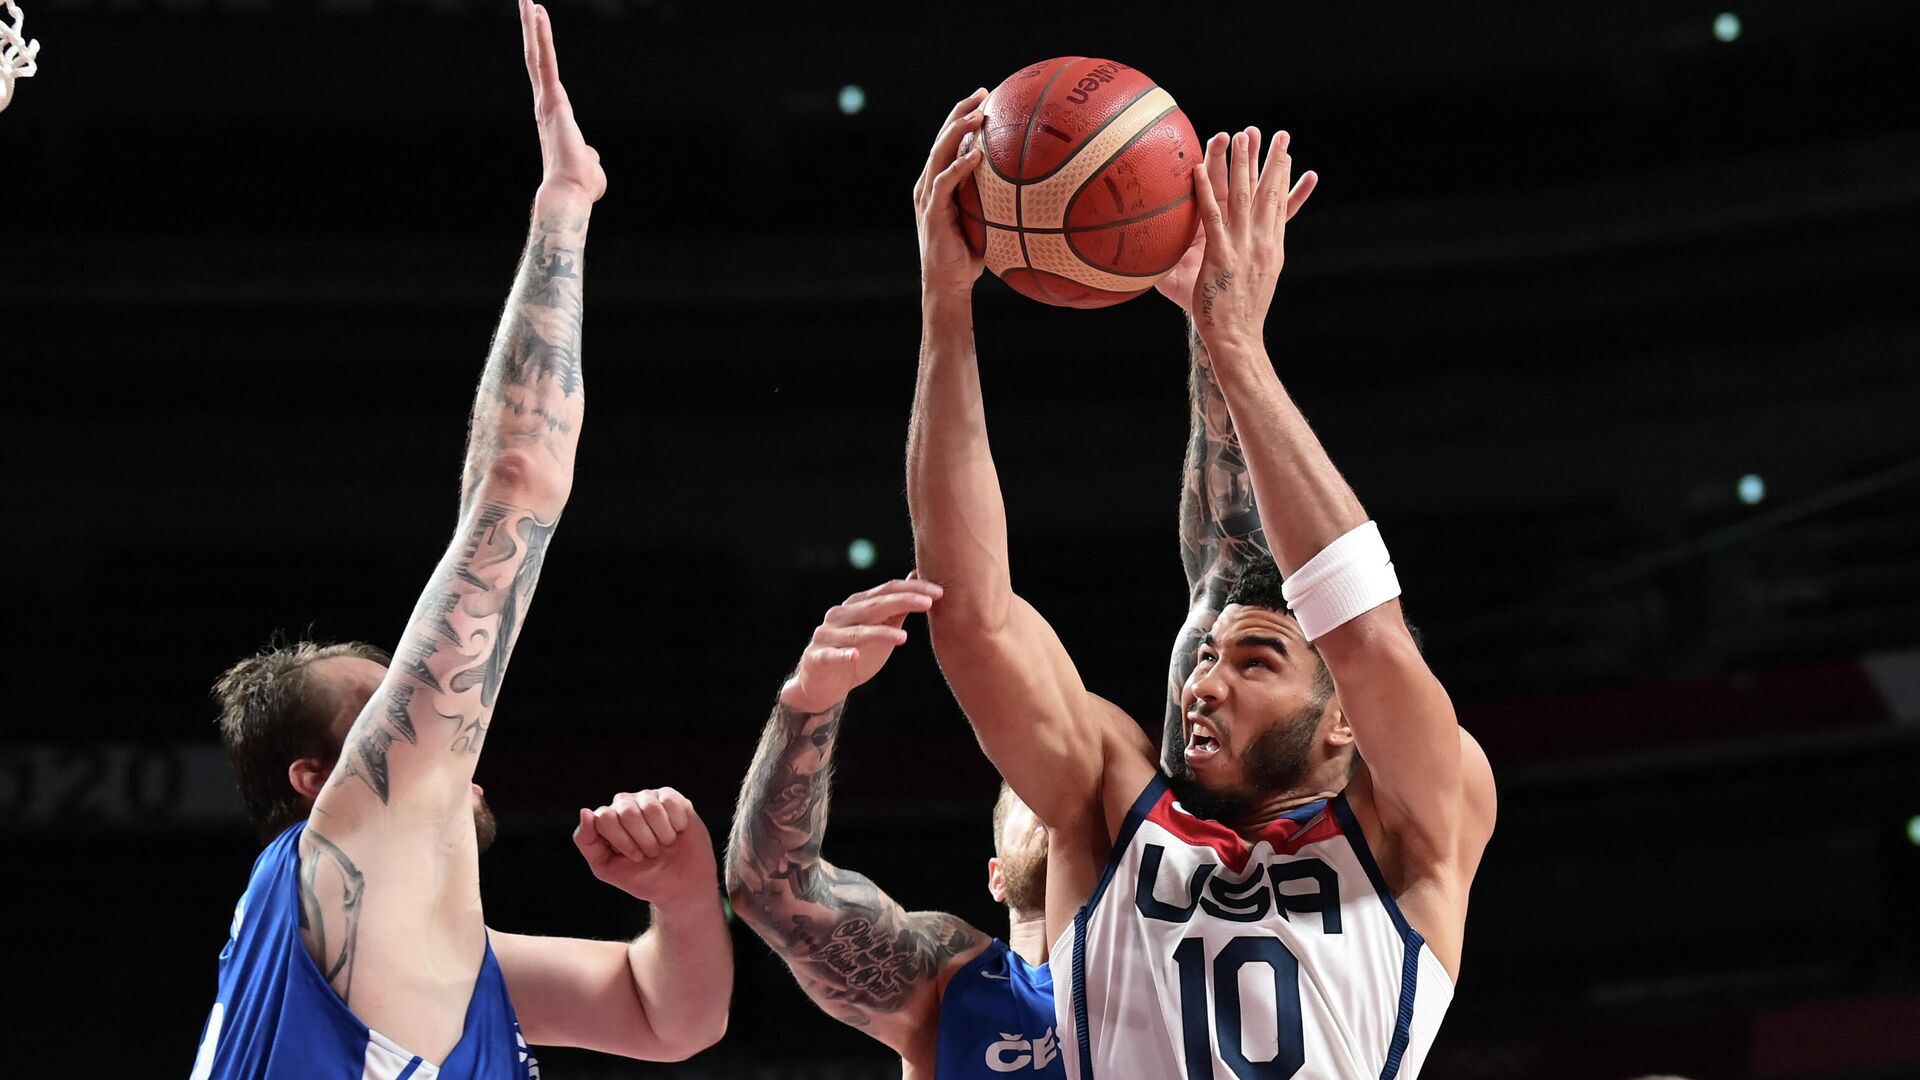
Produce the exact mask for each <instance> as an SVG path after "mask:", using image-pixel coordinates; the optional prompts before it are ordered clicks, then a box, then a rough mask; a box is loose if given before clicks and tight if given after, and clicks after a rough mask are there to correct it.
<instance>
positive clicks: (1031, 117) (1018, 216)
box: [980, 56, 1086, 295]
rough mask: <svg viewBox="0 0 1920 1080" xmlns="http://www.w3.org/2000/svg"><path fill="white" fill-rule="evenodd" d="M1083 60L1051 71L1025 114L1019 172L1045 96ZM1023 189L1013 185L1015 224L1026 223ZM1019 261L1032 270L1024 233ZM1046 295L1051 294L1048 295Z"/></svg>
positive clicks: (1070, 61)
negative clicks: (1022, 197) (1023, 211)
mask: <svg viewBox="0 0 1920 1080" xmlns="http://www.w3.org/2000/svg"><path fill="white" fill-rule="evenodd" d="M1085 59H1086V57H1084V56H1071V57H1068V58H1067V60H1066V62H1065V63H1062V64H1061V65H1060V66H1059V67H1057V68H1055V69H1053V74H1051V75H1049V76H1047V84H1046V85H1045V86H1043V87H1041V88H1040V96H1039V97H1037V98H1035V99H1034V103H1033V111H1031V112H1029V113H1027V126H1026V130H1024V131H1022V132H1021V133H1020V157H1019V158H1018V161H1019V169H1020V171H1021V172H1023V173H1024V172H1026V171H1027V147H1028V146H1029V145H1030V144H1031V143H1032V142H1033V125H1034V124H1036V123H1038V122H1039V120H1040V106H1041V105H1043V104H1045V103H1046V100H1047V95H1048V94H1050V93H1052V92H1053V84H1054V83H1055V82H1056V81H1057V80H1058V79H1059V78H1060V73H1061V72H1063V71H1065V70H1067V69H1068V68H1070V67H1072V66H1073V65H1074V63H1075V62H1076V61H1080V60H1085ZM1023 187H1024V185H1022V184H1019V183H1016V184H1014V185H1013V220H1014V221H1015V222H1016V223H1024V222H1025V221H1026V216H1025V215H1024V214H1023V213H1022V210H1021V206H1020V193H1021V190H1022V188H1023ZM980 209H981V210H983V211H984V210H985V209H986V205H985V204H984V203H983V204H982V205H981V207H980ZM1020 261H1021V262H1022V263H1024V264H1026V266H1027V268H1028V269H1033V254H1032V252H1029V251H1028V250H1027V237H1026V234H1025V233H1021V234H1020ZM1037 284H1038V285H1039V288H1040V291H1041V292H1043V293H1044V292H1047V287H1046V283H1045V282H1037ZM1048 295H1052V294H1051V293H1049V294H1048Z"/></svg>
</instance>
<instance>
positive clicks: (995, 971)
mask: <svg viewBox="0 0 1920 1080" xmlns="http://www.w3.org/2000/svg"><path fill="white" fill-rule="evenodd" d="M1053 1017H1054V1008H1053V973H1052V972H1051V971H1050V970H1048V969H1047V967H1046V966H1045V965H1042V966H1040V967H1031V966H1029V965H1028V964H1027V962H1026V961H1025V960H1022V959H1020V956H1019V954H1017V953H1015V952H1014V951H1013V950H1012V949H1009V948H1007V945H1006V942H1003V941H1001V940H999V939H998V938H996V939H994V942H993V944H991V945H988V946H987V949H986V951H985V952H983V953H981V954H980V955H979V956H976V957H974V958H973V959H972V960H970V961H968V962H967V966H966V967H963V968H961V969H960V970H959V971H957V972H955V973H954V976H953V978H952V979H951V980H949V981H948V982H947V992H946V993H945V994H944V995H943V996H942V997H941V999H940V1044H939V1051H938V1053H937V1054H936V1056H935V1057H934V1066H933V1075H934V1080H992V1078H996V1077H1001V1076H1005V1075H1006V1074H1008V1073H1018V1074H1020V1076H1023V1077H1030V1078H1034V1080H1039V1078H1043V1077H1044V1078H1045V1080H1066V1077H1067V1072H1066V1067H1065V1066H1064V1065H1062V1064H1061V1062H1060V1041H1059V1039H1058V1038H1056V1037H1055V1035H1054V1031H1053V1022H1054V1021H1053Z"/></svg>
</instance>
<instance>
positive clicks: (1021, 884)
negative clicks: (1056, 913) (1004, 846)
mask: <svg viewBox="0 0 1920 1080" xmlns="http://www.w3.org/2000/svg"><path fill="white" fill-rule="evenodd" d="M1000 880H1001V883H1002V884H1003V885H1005V886H1006V888H1007V901H1006V903H1007V907H1008V908H1010V909H1012V910H1014V911H1016V912H1029V911H1044V910H1045V909H1046V906H1047V845H1046V844H1045V843H1039V844H1033V845H1031V846H1029V847H1027V848H1025V849H1024V850H1021V851H1018V852H1013V853H1009V854H1005V855H1002V856H1000Z"/></svg>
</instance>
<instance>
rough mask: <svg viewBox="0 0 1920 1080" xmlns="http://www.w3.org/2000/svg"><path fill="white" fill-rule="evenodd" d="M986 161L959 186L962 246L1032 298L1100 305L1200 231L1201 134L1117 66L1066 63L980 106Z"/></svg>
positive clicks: (1029, 72) (1129, 295)
mask: <svg viewBox="0 0 1920 1080" xmlns="http://www.w3.org/2000/svg"><path fill="white" fill-rule="evenodd" d="M985 109H986V122H985V123H984V124H982V125H981V127H980V137H981V138H982V139H984V140H986V157H985V159H984V160H983V161H981V163H980V167H979V168H977V169H975V170H974V172H973V175H972V176H969V177H967V178H966V179H964V180H962V181H961V183H960V187H959V189H958V190H957V191H956V192H955V194H954V197H955V198H956V199H958V200H959V203H960V210H961V220H962V222H963V224H964V225H965V227H966V232H967V242H968V243H969V244H971V245H973V249H974V251H976V252H979V251H983V250H984V251H985V252H986V256H987V268H988V269H989V270H992V271H993V272H994V273H995V274H998V275H999V276H1000V280H1002V281H1004V282H1006V283H1007V284H1009V285H1011V286H1013V287H1014V288H1015V289H1018V290H1020V291H1021V292H1023V293H1025V294H1027V295H1028V296H1031V297H1033V298H1034V299H1035V300H1040V301H1044V302H1046V303H1049V304H1058V305H1061V306H1063V307H1078V308H1097V307H1106V306H1107V305H1109V304H1117V303H1119V302H1120V301H1122V300H1131V299H1133V298H1134V297H1136V296H1139V295H1140V294H1141V293H1143V292H1146V291H1147V290H1148V289H1151V288H1153V286H1154V283H1155V282H1157V281H1159V280H1160V279H1161V278H1162V277H1164V276H1165V275H1166V273H1167V271H1169V270H1171V269H1173V264H1174V263H1177V262H1179V261H1180V256H1181V255H1182V254H1184V253H1185V252H1186V250H1187V245H1188V244H1190V243H1192V242H1193V233H1194V230H1195V229H1196V228H1197V227H1198V225H1199V214H1198V210H1197V209H1196V207H1195V206H1194V203H1193V179H1192V171H1193V167H1194V166H1195V165H1196V164H1198V163H1199V161H1200V140H1199V139H1198V138H1197V137H1195V135H1194V133H1193V124H1192V123H1190V122H1189V121H1188V120H1187V116H1186V114H1185V113H1183V112H1181V111H1180V106H1178V105H1176V104H1174V100H1173V95H1172V94H1169V93H1167V92H1166V91H1165V90H1163V89H1161V88H1160V87H1158V86H1156V85H1154V82H1153V80H1152V79H1149V78H1147V77H1146V76H1145V75H1143V74H1141V73H1140V72H1138V71H1135V70H1134V69H1132V68H1130V67H1128V66H1127V65H1125V64H1122V63H1118V62H1116V61H1113V60H1093V59H1089V58H1087V57H1084V56H1063V57H1060V58H1058V59H1054V60H1047V61H1043V62H1041V63H1038V64H1034V65H1032V66H1030V67H1026V68H1023V69H1021V70H1019V71H1016V72H1014V73H1013V74H1012V75H1011V76H1009V77H1008V78H1007V80H1006V81H1005V82H1003V83H1001V84H1000V85H999V86H998V87H995V88H994V91H993V93H992V95H991V96H989V97H988V98H987V103H986V106H985Z"/></svg>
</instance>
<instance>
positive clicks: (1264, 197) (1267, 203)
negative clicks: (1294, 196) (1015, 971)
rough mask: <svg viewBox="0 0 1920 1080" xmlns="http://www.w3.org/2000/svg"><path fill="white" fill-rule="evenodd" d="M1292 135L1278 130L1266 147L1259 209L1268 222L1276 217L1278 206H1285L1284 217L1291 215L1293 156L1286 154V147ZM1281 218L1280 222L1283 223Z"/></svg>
mask: <svg viewBox="0 0 1920 1080" xmlns="http://www.w3.org/2000/svg"><path fill="white" fill-rule="evenodd" d="M1292 141H1293V137H1292V136H1291V135H1288V134H1287V133H1286V132H1284V131H1282V132H1278V133H1277V134H1275V135H1274V137H1273V145H1272V146H1270V147H1268V148H1267V162H1266V165H1265V166H1264V167H1263V168H1262V169H1261V170H1260V211H1261V218H1262V221H1263V222H1265V223H1268V224H1272V223H1273V219H1274V218H1275V217H1278V216H1279V215H1278V211H1279V209H1280V207H1281V206H1282V205H1283V204H1285V205H1286V206H1287V214H1286V217H1292V216H1293V209H1294V207H1293V205H1292V203H1291V201H1290V200H1289V198H1288V196H1289V190H1290V189H1291V187H1292V185H1293V175H1292V174H1293V158H1292V157H1291V156H1289V155H1288V153H1287V147H1288V146H1289V145H1291V143H1292ZM1285 223H1286V222H1285V220H1284V219H1282V220H1281V221H1280V224H1283V225H1284V224H1285Z"/></svg>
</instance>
